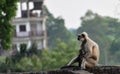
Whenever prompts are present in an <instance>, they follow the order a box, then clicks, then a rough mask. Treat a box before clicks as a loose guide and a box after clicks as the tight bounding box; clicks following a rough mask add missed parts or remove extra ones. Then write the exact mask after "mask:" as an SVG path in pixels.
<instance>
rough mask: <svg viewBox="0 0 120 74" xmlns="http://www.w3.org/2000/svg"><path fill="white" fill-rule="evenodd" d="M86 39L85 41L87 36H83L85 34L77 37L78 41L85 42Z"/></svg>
mask: <svg viewBox="0 0 120 74" xmlns="http://www.w3.org/2000/svg"><path fill="white" fill-rule="evenodd" d="M84 39H85V35H83V34H79V35H78V37H77V40H78V41H83V40H84Z"/></svg>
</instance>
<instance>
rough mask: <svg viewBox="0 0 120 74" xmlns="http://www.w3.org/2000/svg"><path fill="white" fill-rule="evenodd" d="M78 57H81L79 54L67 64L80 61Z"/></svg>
mask: <svg viewBox="0 0 120 74" xmlns="http://www.w3.org/2000/svg"><path fill="white" fill-rule="evenodd" d="M78 58H79V57H78V56H76V57H74V58H73V59H72V60H71V61H70V62H69V63H68V64H67V66H71V65H72V64H74V63H76V62H78Z"/></svg>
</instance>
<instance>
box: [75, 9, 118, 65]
mask: <svg viewBox="0 0 120 74" xmlns="http://www.w3.org/2000/svg"><path fill="white" fill-rule="evenodd" d="M81 20H82V24H81V27H79V28H78V29H77V33H80V32H83V31H86V32H87V33H88V35H89V36H90V38H91V39H93V40H94V41H96V42H97V43H98V44H99V46H100V51H101V53H100V54H101V56H100V63H102V64H106V63H107V59H109V52H112V51H111V50H113V51H114V49H113V48H112V49H110V48H111V47H113V46H115V45H116V46H118V45H119V44H118V43H117V44H114V43H113V42H114V39H118V38H117V37H118V36H119V34H118V33H119V32H120V30H119V28H120V23H119V21H118V20H117V19H115V18H112V17H108V16H100V15H98V14H96V13H93V12H92V11H90V10H88V11H87V12H86V14H85V16H83V17H82V18H81ZM115 43H116V42H115ZM111 44H112V45H111ZM115 50H118V49H115ZM112 53H113V52H112ZM114 57H115V56H114ZM109 61H110V59H109Z"/></svg>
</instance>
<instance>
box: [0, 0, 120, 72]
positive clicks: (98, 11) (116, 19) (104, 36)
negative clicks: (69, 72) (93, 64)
mask: <svg viewBox="0 0 120 74" xmlns="http://www.w3.org/2000/svg"><path fill="white" fill-rule="evenodd" d="M119 29H120V1H119V0H111V1H110V0H99V1H98V0H91V1H88V0H45V1H44V0H12V1H11V0H2V1H1V3H0V42H1V44H0V55H1V56H0V72H7V71H12V72H28V71H46V70H54V69H59V68H60V67H62V66H65V65H66V64H67V63H68V62H69V61H70V60H71V59H72V58H73V57H75V56H76V55H77V54H78V51H79V49H80V43H81V42H79V41H77V34H79V33H81V32H83V31H85V32H87V33H88V35H89V37H90V38H91V39H92V40H94V41H95V42H97V43H98V45H99V48H100V61H99V64H101V65H117V66H118V65H120V59H119V56H120V48H119V46H120V38H119V37H120V34H119V33H120V30H119Z"/></svg>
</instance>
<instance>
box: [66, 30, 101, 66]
mask: <svg viewBox="0 0 120 74" xmlns="http://www.w3.org/2000/svg"><path fill="white" fill-rule="evenodd" d="M78 40H79V41H81V42H82V43H81V45H80V47H81V49H80V51H79V55H78V56H76V57H75V58H73V59H72V60H71V61H70V62H69V63H68V65H67V66H71V65H72V64H74V63H76V62H78V63H79V67H81V65H82V67H83V68H91V67H94V66H96V65H97V64H98V61H99V46H98V44H97V43H96V42H94V41H93V40H92V39H90V38H89V37H88V34H87V33H86V32H83V33H81V34H78Z"/></svg>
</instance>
